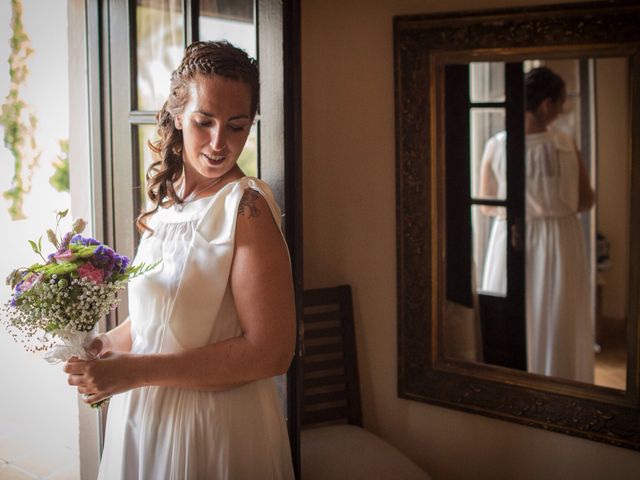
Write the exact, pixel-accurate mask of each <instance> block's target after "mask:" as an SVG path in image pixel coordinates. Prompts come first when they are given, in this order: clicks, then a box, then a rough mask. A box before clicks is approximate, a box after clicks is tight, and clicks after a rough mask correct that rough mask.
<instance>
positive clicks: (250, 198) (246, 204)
mask: <svg viewBox="0 0 640 480" xmlns="http://www.w3.org/2000/svg"><path fill="white" fill-rule="evenodd" d="M258 198H260V194H259V193H258V192H256V191H254V190H251V189H247V190H245V192H244V195H243V196H242V200H240V206H239V207H238V214H239V215H243V216H244V215H245V214H246V216H247V217H249V218H255V217H257V216H258V215H260V209H259V208H258V205H257V204H256V200H258Z"/></svg>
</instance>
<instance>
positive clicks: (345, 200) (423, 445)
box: [302, 0, 640, 480]
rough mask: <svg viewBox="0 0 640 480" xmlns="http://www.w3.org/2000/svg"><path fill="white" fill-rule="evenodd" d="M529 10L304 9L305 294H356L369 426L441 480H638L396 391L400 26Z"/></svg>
mask: <svg viewBox="0 0 640 480" xmlns="http://www.w3.org/2000/svg"><path fill="white" fill-rule="evenodd" d="M529 3H531V2H527V1H526V0H525V1H522V0H520V1H516V0H512V1H509V0H484V1H483V2H474V3H473V4H472V3H471V2H468V1H464V0H449V1H445V0H432V1H424V0H422V1H419V0H377V1H375V2H372V1H366V0H349V1H338V0H322V1H320V0H302V128H303V162H304V167H303V168H304V179H303V181H304V186H303V189H304V194H303V195H304V246H305V247H304V248H305V251H304V259H305V265H304V268H305V288H314V287H320V286H331V285H337V284H340V283H349V284H351V285H352V286H353V293H354V308H355V316H356V319H355V320H356V330H357V341H358V360H359V364H360V373H361V388H362V399H363V411H364V421H365V425H366V426H367V428H369V429H370V430H372V431H374V432H376V433H378V434H380V435H381V436H383V437H384V438H386V439H387V440H388V441H390V442H391V443H393V444H395V445H396V446H398V447H399V448H401V449H402V450H403V451H404V452H406V453H407V454H408V455H409V456H410V457H411V458H413V459H414V460H415V461H416V462H418V463H419V464H420V465H422V466H423V467H424V468H425V469H426V470H428V471H429V472H430V474H431V475H432V476H433V478H434V479H435V480H439V479H446V480H454V479H467V478H473V479H496V480H497V479H514V478H517V479H541V478H544V479H553V478H581V479H599V478H616V479H625V478H637V476H638V472H639V471H640V453H637V452H632V451H630V450H625V449H621V448H614V447H611V446H609V445H604V444H599V443H596V442H591V441H587V440H582V439H578V438H574V437H570V436H566V435H561V434H556V433H551V432H547V431H544V430H541V429H535V428H529V427H524V426H520V425H516V424H513V423H507V422H503V421H499V420H494V419H490V418H487V417H483V416H479V415H471V414H466V413H462V412H458V411H454V410H448V409H444V408H439V407H435V406H431V405H428V404H424V403H419V402H413V401H408V400H404V399H400V398H398V397H397V393H396V392H397V387H396V385H397V373H396V372H397V355H396V261H395V256H396V251H395V228H396V223H395V222H396V220H395V143H394V128H395V127H394V97H393V96H394V88H393V40H392V18H393V16H394V15H399V14H411V13H432V12H437V11H452V10H462V9H469V8H480V7H482V8H493V7H506V6H516V5H525V4H529ZM634 472H635V474H634Z"/></svg>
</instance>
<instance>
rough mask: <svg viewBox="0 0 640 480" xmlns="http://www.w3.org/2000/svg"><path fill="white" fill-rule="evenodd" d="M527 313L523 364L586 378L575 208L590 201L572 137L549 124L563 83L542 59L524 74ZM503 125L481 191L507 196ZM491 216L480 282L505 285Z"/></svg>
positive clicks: (583, 285)
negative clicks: (541, 62) (525, 360)
mask: <svg viewBox="0 0 640 480" xmlns="http://www.w3.org/2000/svg"><path fill="white" fill-rule="evenodd" d="M525 90H526V92H525V94H526V112H525V134H526V137H525V146H526V147H525V159H524V161H525V176H526V187H525V208H526V240H525V241H526V289H527V291H526V318H527V365H528V371H529V372H532V373H539V374H542V375H549V376H554V377H562V378H569V379H573V380H578V381H582V382H589V383H592V382H593V372H594V370H593V369H594V349H593V343H594V337H593V313H592V302H591V293H590V292H591V290H590V285H589V268H588V260H587V255H586V248H585V244H584V234H583V229H582V225H581V223H580V220H579V218H578V213H579V212H582V211H585V210H588V209H590V208H591V207H592V206H593V203H594V194H593V190H592V189H591V186H590V184H589V179H588V175H587V172H586V169H585V168H584V165H583V163H582V161H581V160H580V156H579V153H578V151H577V148H576V145H575V142H574V141H573V139H572V138H571V137H569V136H568V135H566V134H563V133H560V132H555V131H550V130H549V129H548V127H549V125H550V124H551V123H552V122H553V121H554V120H555V119H556V118H557V117H558V115H560V113H562V108H563V104H564V102H565V98H566V90H565V83H564V81H563V80H562V78H561V77H560V76H558V75H557V74H556V73H554V72H553V71H551V70H550V69H549V68H546V67H539V68H534V69H532V70H530V71H529V72H528V73H527V74H526V75H525ZM505 172H506V132H500V133H498V134H497V135H495V136H494V137H492V138H491V139H489V141H488V142H487V144H486V146H485V150H484V154H483V158H482V171H481V186H480V189H481V192H480V193H481V195H482V196H483V197H486V198H505V196H506V188H507V186H506V182H505V179H506V173H505ZM483 212H484V213H485V214H487V215H491V216H494V217H495V219H494V222H493V226H492V229H491V234H490V237H489V243H488V247H487V254H486V260H485V266H484V270H483V275H482V290H483V291H485V292H488V293H489V292H490V293H496V294H501V295H505V294H506V293H507V278H506V271H507V269H506V255H507V224H506V218H505V217H506V215H505V212H504V209H502V208H495V207H494V208H492V207H485V208H484V210H483Z"/></svg>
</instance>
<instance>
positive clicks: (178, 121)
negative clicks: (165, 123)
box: [173, 115, 182, 130]
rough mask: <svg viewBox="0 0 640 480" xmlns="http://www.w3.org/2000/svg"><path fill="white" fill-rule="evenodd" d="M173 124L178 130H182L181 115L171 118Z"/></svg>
mask: <svg viewBox="0 0 640 480" xmlns="http://www.w3.org/2000/svg"><path fill="white" fill-rule="evenodd" d="M173 124H174V125H175V127H176V128H177V129H178V130H182V115H176V116H175V117H174V118H173Z"/></svg>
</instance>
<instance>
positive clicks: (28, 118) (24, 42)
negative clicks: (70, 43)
mask: <svg viewBox="0 0 640 480" xmlns="http://www.w3.org/2000/svg"><path fill="white" fill-rule="evenodd" d="M9 42H10V45H11V53H10V55H9V78H10V86H9V93H8V94H7V96H6V98H5V102H4V104H3V105H2V107H1V109H0V125H2V126H3V127H4V145H5V147H7V148H8V149H9V151H10V152H11V154H12V155H13V158H14V166H15V173H14V176H13V179H12V181H11V188H10V189H9V190H7V191H6V192H4V193H3V195H4V197H5V198H7V199H8V200H10V201H11V205H10V207H9V214H10V215H11V218H12V219H14V220H18V219H21V218H25V215H24V212H23V210H22V207H23V202H24V196H25V194H27V193H29V191H30V190H31V178H32V176H33V172H34V169H35V167H36V165H37V163H38V161H39V158H40V152H39V151H38V149H37V145H36V140H35V135H34V133H35V130H36V127H37V123H38V122H37V119H36V116H35V115H34V114H33V112H32V110H31V108H30V107H29V105H28V104H27V103H26V102H25V101H24V100H23V99H22V98H21V97H20V89H21V87H22V86H23V85H24V84H25V83H26V81H27V77H28V75H29V68H28V67H27V63H26V62H27V59H28V58H29V57H30V56H31V55H32V54H33V49H32V48H31V42H30V40H29V36H28V35H27V33H26V32H25V30H24V26H23V24H22V0H11V38H10V40H9Z"/></svg>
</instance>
